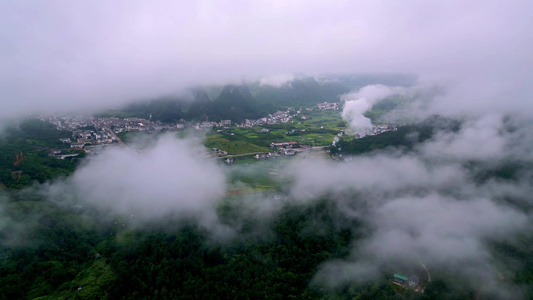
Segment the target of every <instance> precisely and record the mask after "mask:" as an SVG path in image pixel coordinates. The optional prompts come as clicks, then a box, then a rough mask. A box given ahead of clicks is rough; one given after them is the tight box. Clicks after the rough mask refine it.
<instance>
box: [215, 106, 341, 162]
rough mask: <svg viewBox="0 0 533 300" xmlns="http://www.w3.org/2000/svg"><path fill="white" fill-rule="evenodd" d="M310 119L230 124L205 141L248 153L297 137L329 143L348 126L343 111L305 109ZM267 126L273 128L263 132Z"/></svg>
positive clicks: (307, 142) (306, 141) (304, 141)
mask: <svg viewBox="0 0 533 300" xmlns="http://www.w3.org/2000/svg"><path fill="white" fill-rule="evenodd" d="M303 114H304V115H305V116H306V119H301V118H294V119H293V120H291V122H289V123H285V124H278V125H264V126H261V127H259V126H258V127H252V128H237V127H230V128H228V129H225V130H223V131H222V132H219V133H211V134H209V135H207V137H206V141H205V145H206V147H208V148H219V149H221V150H224V151H227V152H228V154H232V155H236V154H244V153H253V152H263V151H269V150H270V147H269V145H270V143H272V142H283V141H286V142H289V141H295V142H300V143H302V144H305V145H310V146H328V145H331V142H332V141H333V139H334V138H335V136H336V134H337V133H339V132H340V131H341V130H344V129H345V125H346V124H345V122H344V121H343V120H342V118H341V116H340V112H339V111H304V112H303ZM263 129H267V130H269V132H263V131H262V130H263Z"/></svg>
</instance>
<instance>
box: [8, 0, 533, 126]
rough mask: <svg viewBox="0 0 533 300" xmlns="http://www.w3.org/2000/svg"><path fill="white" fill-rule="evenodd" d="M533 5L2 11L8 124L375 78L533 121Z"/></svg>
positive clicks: (454, 107)
mask: <svg viewBox="0 0 533 300" xmlns="http://www.w3.org/2000/svg"><path fill="white" fill-rule="evenodd" d="M532 8H533V3H532V2H530V1H482V2H481V1H480V2H476V3H471V2H464V1H431V2H429V1H401V2H391V1H290V2H289V1H253V2H252V1H197V2H189V3H183V1H178V2H176V1H149V2H147V1H112V2H110V1H75V2H72V1H2V2H0V118H5V117H7V116H13V115H17V114H20V113H24V112H35V111H40V110H44V109H46V110H47V111H50V110H55V109H63V110H64V109H77V108H84V109H85V108H94V107H99V106H101V105H107V106H109V105H111V104H114V103H123V102H124V101H126V100H132V99H141V98H149V97H155V96H158V95H161V94H168V93H174V92H179V90H181V89H182V88H183V87H185V86H188V85H190V84H196V83H213V82H217V83H224V82H226V81H236V80H242V79H243V78H248V79H255V78H260V77H262V76H275V75H279V74H292V73H295V72H305V73H310V74H316V73H320V72H366V71H368V72H414V73H418V74H420V75H422V79H424V80H429V81H435V80H437V81H439V82H440V81H443V82H446V83H453V84H457V86H456V88H455V89H453V91H452V92H451V93H450V95H451V97H449V98H446V99H442V101H440V102H439V103H438V104H437V106H436V109H440V110H443V111H453V112H456V111H461V110H467V111H475V110H478V109H480V108H483V110H494V109H498V110H501V109H510V110H521V111H524V109H525V108H527V110H528V111H531V110H532V107H531V104H529V102H531V101H527V100H524V99H528V98H527V97H529V96H531V91H530V88H529V81H530V79H529V78H531V76H530V75H531V72H532V71H531V69H532V68H531V66H532V65H533V63H532V62H533V58H532V57H531V55H530V54H529V51H530V49H532V48H533V47H531V46H532V44H533V38H532V35H533V33H532V32H531V30H530V28H531V27H532V26H531V25H532V24H531V23H532V21H531V18H529V14H530V12H531V11H533V9H532ZM285 76H287V75H285ZM452 96H453V97H452Z"/></svg>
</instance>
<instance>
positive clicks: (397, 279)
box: [394, 273, 409, 286]
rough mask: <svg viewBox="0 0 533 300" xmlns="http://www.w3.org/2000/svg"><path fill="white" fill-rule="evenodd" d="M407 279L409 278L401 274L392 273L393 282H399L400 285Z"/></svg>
mask: <svg viewBox="0 0 533 300" xmlns="http://www.w3.org/2000/svg"><path fill="white" fill-rule="evenodd" d="M408 281H409V278H407V276H404V275H402V274H398V273H396V274H394V283H396V284H399V285H401V286H403V285H405V284H406V283H407V282H408Z"/></svg>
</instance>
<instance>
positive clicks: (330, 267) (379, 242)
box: [288, 115, 533, 287]
mask: <svg viewBox="0 0 533 300" xmlns="http://www.w3.org/2000/svg"><path fill="white" fill-rule="evenodd" d="M510 119H511V120H513V119H514V118H510ZM509 123H511V124H514V123H515V122H512V121H511V122H510V121H509V120H506V118H502V117H501V116H497V115H487V116H484V117H481V118H474V119H466V120H463V122H462V125H461V128H460V129H459V130H457V131H442V132H437V133H436V134H435V135H434V137H433V138H432V139H430V140H428V141H426V142H425V143H422V144H420V145H419V146H418V147H416V148H415V149H413V150H412V151H410V152H405V151H403V152H400V151H394V150H387V151H378V152H375V153H371V154H367V155H359V156H354V157H352V159H351V160H348V161H345V162H332V161H328V160H314V161H296V162H294V163H293V164H291V165H290V166H289V167H288V171H289V172H290V173H291V174H292V176H293V177H294V183H293V185H292V187H291V193H292V196H293V197H294V198H296V199H299V201H304V202H305V201H309V199H312V198H317V197H328V198H329V199H332V201H335V203H336V204H337V206H338V208H339V211H341V212H342V213H343V214H344V215H345V216H346V217H348V218H352V219H355V220H358V221H360V222H363V224H365V228H366V229H367V230H365V234H364V235H363V238H358V239H357V240H354V241H353V242H354V244H353V248H352V254H351V255H350V256H349V257H348V258H347V259H345V260H334V261H330V262H326V263H325V264H323V265H322V266H321V268H320V270H319V272H318V273H317V274H316V278H315V281H316V282H323V283H326V284H327V285H329V286H330V287H338V286H342V285H343V284H347V283H350V282H364V281H366V280H372V279H376V278H378V277H379V276H381V275H382V274H383V271H384V270H387V271H388V272H411V271H412V270H413V269H417V268H418V270H419V271H417V272H419V273H420V272H421V271H420V267H421V264H420V263H421V262H422V263H424V264H425V265H426V266H427V267H428V268H429V269H430V270H433V271H434V272H435V271H436V272H437V273H438V272H450V274H456V275H457V276H465V277H467V278H469V279H470V280H471V282H476V283H478V284H479V283H482V282H485V281H486V280H494V279H495V278H498V276H499V272H503V271H505V270H504V269H502V268H505V267H502V266H501V265H497V264H495V263H494V260H495V258H494V257H493V255H492V253H491V250H490V249H489V247H488V243H490V242H493V241H496V242H502V241H510V240H511V239H512V238H513V237H514V236H516V234H518V233H520V232H523V231H524V230H527V228H529V226H531V216H530V214H529V212H528V210H527V208H530V207H531V204H532V203H531V200H530V199H529V198H530V197H529V196H528V195H530V193H531V187H530V186H531V179H532V178H533V177H532V176H531V174H530V173H529V172H528V171H523V172H522V173H517V175H515V176H519V177H518V178H516V179H514V180H512V181H509V180H505V179H501V178H500V179H498V178H492V179H490V180H487V181H479V180H478V179H477V178H478V177H477V175H476V174H477V173H478V172H484V169H483V167H482V166H485V168H489V169H490V168H491V167H492V166H499V165H504V164H506V163H508V162H510V161H513V160H515V159H520V162H524V161H528V162H529V163H530V162H531V160H528V159H530V156H523V157H520V156H519V154H518V153H526V152H528V151H532V150H533V149H532V146H531V144H527V143H516V142H515V141H516V139H517V137H522V138H523V137H524V136H531V134H528V132H530V128H531V127H528V126H526V125H525V124H528V123H527V122H518V123H519V124H521V125H523V126H524V127H518V126H509ZM509 128H511V129H509ZM526 140H529V139H526ZM516 148H520V149H516ZM472 163H475V164H474V165H473V164H472ZM473 166H477V167H473ZM524 172H525V173H524ZM354 229H355V228H354ZM357 230H358V229H357ZM424 273H425V271H424ZM333 274H335V276H333ZM408 275H410V274H408ZM418 275H419V276H422V275H425V274H418Z"/></svg>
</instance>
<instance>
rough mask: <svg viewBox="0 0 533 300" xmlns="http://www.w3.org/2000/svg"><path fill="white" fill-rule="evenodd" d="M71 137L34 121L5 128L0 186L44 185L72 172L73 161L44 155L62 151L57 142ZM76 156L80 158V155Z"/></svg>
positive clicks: (0, 151)
mask: <svg viewBox="0 0 533 300" xmlns="http://www.w3.org/2000/svg"><path fill="white" fill-rule="evenodd" d="M71 135H72V133H71V132H69V131H60V130H57V129H56V128H55V126H54V125H52V124H50V123H47V122H43V121H40V120H36V119H28V120H24V121H22V122H21V123H19V124H13V125H12V126H9V127H8V128H6V129H5V130H4V135H3V136H2V138H0V186H2V187H4V186H5V187H7V188H22V187H25V186H28V185H30V184H31V183H32V182H33V181H38V182H44V181H46V180H51V179H53V178H55V177H57V176H58V175H68V174H70V173H72V172H73V171H74V169H75V168H76V165H77V164H78V160H77V159H70V158H67V159H64V160H62V159H56V158H53V157H50V156H49V155H48V154H49V153H50V150H52V149H63V148H65V145H64V144H62V143H61V142H60V141H59V139H60V138H69V137H71ZM69 151H71V150H69ZM78 157H83V153H81V152H80V153H79V156H78ZM17 159H18V160H17Z"/></svg>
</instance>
